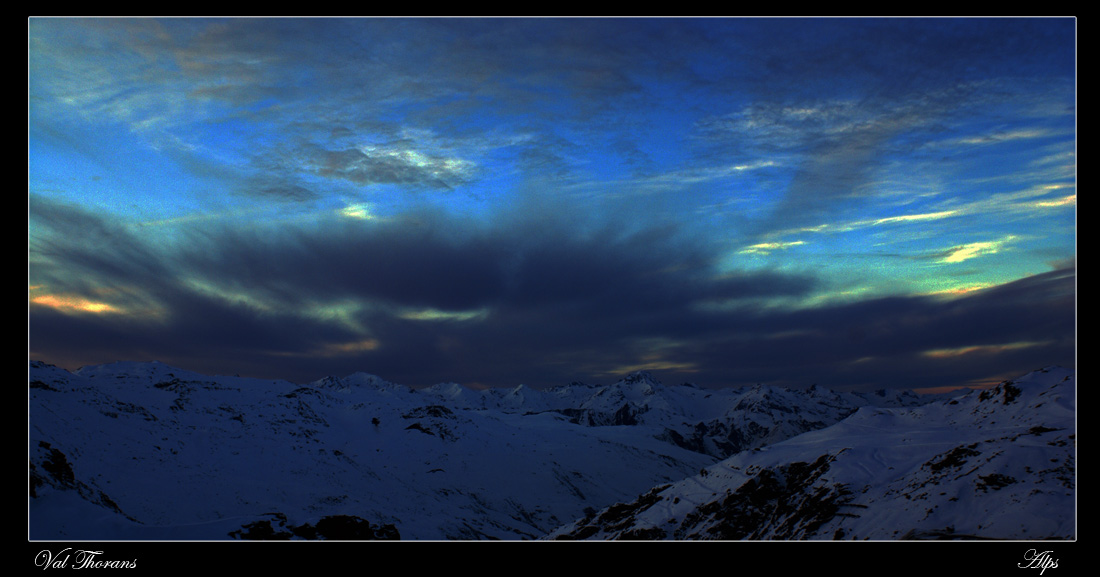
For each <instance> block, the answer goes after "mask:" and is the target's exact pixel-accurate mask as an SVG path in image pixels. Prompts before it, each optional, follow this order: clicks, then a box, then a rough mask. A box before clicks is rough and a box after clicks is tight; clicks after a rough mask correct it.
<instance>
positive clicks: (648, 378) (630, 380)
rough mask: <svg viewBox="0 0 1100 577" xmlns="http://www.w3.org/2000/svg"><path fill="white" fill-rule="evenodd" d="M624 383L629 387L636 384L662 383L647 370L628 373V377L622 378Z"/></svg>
mask: <svg viewBox="0 0 1100 577" xmlns="http://www.w3.org/2000/svg"><path fill="white" fill-rule="evenodd" d="M622 382H623V383H624V384H627V385H632V384H634V383H649V384H653V385H659V384H661V381H658V380H657V378H656V377H654V376H653V374H652V373H650V372H649V371H646V370H640V371H634V372H631V373H627V375H626V376H625V377H623V378H622Z"/></svg>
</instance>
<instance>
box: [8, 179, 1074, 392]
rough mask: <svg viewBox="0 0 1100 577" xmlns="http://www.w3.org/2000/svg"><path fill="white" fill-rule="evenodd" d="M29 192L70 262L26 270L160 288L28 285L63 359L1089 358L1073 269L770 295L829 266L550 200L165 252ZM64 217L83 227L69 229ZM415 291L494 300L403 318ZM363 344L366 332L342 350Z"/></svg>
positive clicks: (224, 233) (957, 376)
mask: <svg viewBox="0 0 1100 577" xmlns="http://www.w3.org/2000/svg"><path fill="white" fill-rule="evenodd" d="M32 201H33V202H32V211H31V215H32V221H31V222H32V243H31V256H32V259H35V260H36V262H39V261H41V262H45V263H47V264H52V265H55V266H53V267H51V266H38V265H36V266H35V267H34V268H33V274H34V275H35V276H32V279H31V283H32V285H33V284H34V283H35V282H36V278H35V277H36V276H38V275H39V274H43V275H45V276H48V277H49V278H47V279H45V280H47V281H48V282H49V283H50V286H51V289H52V288H53V287H54V285H55V284H58V283H61V284H60V286H65V287H68V288H69V289H70V290H73V291H77V292H79V291H85V294H88V293H87V292H86V291H90V290H93V289H97V288H100V289H101V288H102V287H103V286H110V287H114V288H117V289H125V290H127V291H129V292H130V293H137V294H140V295H141V296H142V298H141V299H134V300H133V301H132V302H137V301H139V300H140V301H141V302H144V303H150V302H154V303H156V305H157V306H156V313H155V314H139V315H128V314H99V315H95V314H90V313H81V314H76V313H71V312H70V313H64V312H58V311H56V310H53V309H50V308H49V307H46V306H43V305H37V304H32V306H31V309H30V316H29V321H30V331H29V338H30V342H29V347H30V351H31V353H32V355H40V356H41V357H43V358H45V360H49V361H53V362H61V363H62V364H64V363H66V362H68V363H70V364H71V363H80V364H84V363H91V362H108V361H111V360H118V359H158V360H161V361H164V362H169V363H175V364H180V365H184V366H185V367H186V368H193V369H196V370H204V371H210V372H217V373H248V374H256V375H260V376H268V377H280V378H289V379H292V380H299V381H305V380H311V379H315V378H319V377H321V376H324V375H326V374H343V373H350V372H353V371H357V370H366V371H371V372H375V373H378V374H381V375H383V376H385V377H386V378H389V379H392V380H397V381H399V382H405V383H407V384H410V385H417V386H419V385H428V384H432V383H434V382H439V381H446V380H455V381H460V382H467V383H481V384H488V385H498V386H503V385H515V384H518V383H520V382H524V383H527V384H531V385H537V386H546V385H554V384H560V383H563V382H568V381H569V380H587V381H607V380H608V379H610V378H612V377H613V376H614V373H615V372H616V371H618V370H625V369H626V368H629V367H632V366H634V367H637V366H647V367H649V368H652V369H654V370H656V371H657V373H658V375H659V376H662V377H663V378H665V379H666V380H668V381H683V380H690V381H694V382H698V383H700V384H703V385H708V386H721V385H735V384H746V383H753V382H772V383H775V384H789V385H806V384H810V383H813V382H817V383H820V384H823V385H829V386H856V387H883V386H906V387H917V386H938V385H944V384H965V383H967V382H969V381H970V380H974V379H977V380H980V379H983V378H985V379H988V378H989V375H991V374H997V375H999V374H1002V373H1003V372H1005V371H1008V370H1017V369H1018V370H1020V371H1025V370H1030V369H1032V368H1037V367H1034V366H1031V365H1033V364H1035V363H1039V364H1050V363H1051V362H1062V363H1073V362H1074V352H1075V339H1074V337H1073V335H1074V334H1075V280H1076V275H1075V270H1074V269H1072V268H1071V269H1063V270H1058V271H1054V272H1051V273H1047V274H1044V275H1037V276H1034V277H1029V278H1025V279H1023V280H1020V281H1016V282H1013V283H1009V284H1006V285H1003V286H1000V287H996V288H992V289H987V290H985V291H980V292H977V293H975V294H972V295H970V296H966V297H962V298H955V299H943V298H932V297H915V296H914V297H893V298H878V299H872V300H865V301H859V302H853V303H849V304H837V305H830V306H818V307H812V308H795V309H792V308H782V307H776V306H771V307H763V306H756V305H757V304H758V303H760V302H764V301H765V300H766V298H771V297H776V296H782V295H786V296H789V297H794V298H796V297H800V296H806V295H808V294H810V291H811V290H815V289H819V288H821V285H820V282H819V281H817V280H815V279H813V278H812V277H809V276H795V275H790V274H780V273H776V272H752V273H750V272H740V273H729V274H725V275H719V274H716V272H715V269H714V262H715V259H716V257H717V256H718V253H717V251H716V250H714V249H708V248H707V247H706V246H705V245H698V244H694V245H693V244H690V243H688V242H687V241H686V240H685V237H684V236H683V235H681V234H678V233H679V232H680V231H678V230H676V229H669V228H667V227H665V228H656V227H652V226H638V227H636V229H635V230H633V231H631V232H625V231H623V230H615V229H609V228H602V227H596V228H591V226H592V225H589V224H586V223H585V222H584V221H583V220H578V221H576V222H571V221H570V219H568V218H566V217H563V216H560V215H559V216H553V215H548V217H547V218H546V219H545V220H543V221H541V226H540V227H537V228H534V227H531V226H528V224H529V222H528V221H509V220H507V219H503V220H500V221H498V222H497V224H495V225H493V226H491V227H489V228H477V227H472V226H469V223H466V222H464V221H461V220H458V219H455V218H453V217H448V216H444V215H442V214H437V213H431V212H428V211H425V212H422V213H419V214H416V215H415V217H414V216H413V215H406V216H405V217H404V218H402V219H400V220H395V221H391V222H388V223H386V222H382V223H373V222H365V223H364V222H362V221H355V222H352V221H350V220H343V221H333V222H328V223H325V226H324V227H323V228H318V229H297V230H292V231H287V230H283V231H280V233H279V234H275V233H274V229H268V232H269V233H271V234H261V233H258V232H244V231H241V230H235V229H230V228H216V229H215V228H206V229H204V234H203V235H199V234H197V233H194V235H195V236H194V238H195V240H193V241H192V243H190V244H187V245H186V248H185V249H181V250H174V251H169V250H165V249H163V248H158V247H157V246H156V245H153V244H150V242H149V241H148V239H146V238H144V237H142V236H140V235H137V234H132V233H128V232H126V231H125V230H123V229H121V228H119V227H115V226H112V225H111V224H110V223H109V222H108V221H106V220H104V219H101V218H98V217H94V216H91V215H89V214H87V213H83V212H81V211H79V210H77V209H74V208H72V207H68V206H64V205H58V204H54V203H51V202H49V201H46V200H44V199H38V198H32ZM414 223H417V224H414ZM65 230H70V231H72V230H79V231H81V234H79V235H71V234H70V235H57V234H54V233H55V232H57V231H65ZM44 231H51V232H50V234H46V232H44ZM322 232H323V234H322ZM62 270H64V271H66V272H65V273H64V274H63V273H62V272H60V271H62ZM65 274H67V275H73V277H74V278H75V279H79V280H74V279H73V278H70V277H66V276H64V275H65ZM39 280H41V279H39ZM66 280H67V281H68V282H67V283H66V282H62V281H66ZM185 280H188V281H201V282H202V283H205V284H206V286H209V287H215V288H220V289H221V290H223V291H224V294H223V295H219V294H218V293H217V292H213V293H212V292H209V291H199V290H197V289H195V288H193V287H194V286H195V285H194V284H193V283H192V284H188V283H185V282H184V281H185ZM234 295H236V296H234ZM242 295H244V296H247V297H248V298H239V297H242ZM223 297H224V298H223ZM349 300H354V301H358V302H361V303H364V304H366V305H368V306H366V307H364V308H360V309H356V310H355V311H353V312H351V313H349V314H351V315H352V318H350V319H344V320H343V321H337V320H334V319H332V318H328V317H324V316H316V315H312V314H309V313H308V310H309V305H310V304H316V303H321V304H326V303H327V304H336V303H341V302H347V301H349ZM128 303H131V301H124V302H122V303H121V304H123V305H125V304H128ZM410 310H412V311H417V310H434V311H441V312H442V313H446V312H459V313H461V312H470V311H480V313H479V314H476V315H473V316H461V315H458V316H449V317H448V316H446V315H445V314H442V315H440V316H437V317H434V318H432V317H429V318H427V319H426V318H417V317H415V316H403V315H402V313H403V312H408V311H410ZM348 321H350V324H349V322H348ZM355 326H358V327H360V328H358V329H357V328H354V327H355ZM364 330H365V331H366V332H364ZM357 342H359V343H362V342H369V343H370V345H371V346H363V347H360V348H355V347H351V348H341V347H343V346H345V345H347V344H348V343H357ZM937 351H939V353H937ZM937 355H938V356H937Z"/></svg>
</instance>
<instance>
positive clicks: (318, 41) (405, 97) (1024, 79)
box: [28, 18, 1077, 390]
mask: <svg viewBox="0 0 1100 577" xmlns="http://www.w3.org/2000/svg"><path fill="white" fill-rule="evenodd" d="M1076 32H1077V25H1076V19H1074V18H536V19H532V18H457V19H451V18H29V19H28V189H29V193H28V356H29V358H31V359H38V360H42V361H43V362H48V363H50V364H54V365H57V366H60V367H77V366H84V365H96V364H106V363H109V362H113V361H116V360H119V359H123V360H135V359H154V358H155V359H158V360H159V361H160V362H163V363H165V364H168V365H172V366H177V367H179V368H186V369H187V370H191V371H195V372H199V373H204V374H241V375H249V376H254V377H257V378H278V379H283V380H288V381H290V382H299V383H302V382H312V381H315V380H317V379H320V378H322V377H324V376H326V375H347V374H351V373H354V372H359V371H362V372H369V373H371V374H375V375H379V376H382V377H383V378H385V379H386V380H389V381H392V382H396V383H401V384H404V385H406V386H410V387H414V388H419V387H424V386H430V385H432V384H437V383H442V382H458V383H460V384H463V385H464V386H467V387H471V388H486V387H514V386H516V385H518V384H521V383H526V384H527V385H528V386H532V387H535V388H545V387H549V386H557V385H561V384H566V383H569V382H572V381H579V382H586V383H589V382H606V381H608V380H609V379H611V378H615V377H616V376H618V375H623V374H627V373H630V372H633V371H637V370H647V371H649V372H651V373H652V374H654V375H662V376H663V378H661V380H662V381H665V382H677V383H678V382H693V383H697V384H699V385H700V386H708V385H709V386H710V387H715V386H723V387H724V386H731V387H736V386H744V385H746V384H754V383H765V384H772V385H776V386H794V387H798V386H809V385H810V384H814V383H817V384H820V386H823V387H827V388H830V389H835V390H847V389H851V390H874V389H881V388H888V389H912V390H917V389H922V388H929V387H952V388H961V387H971V388H979V387H980V386H981V385H982V384H985V386H992V385H994V384H996V383H998V382H1001V381H1004V380H1007V379H1011V378H1014V377H1016V376H1019V375H1021V374H1025V373H1027V372H1029V371H1032V370H1035V369H1037V368H1039V367H1045V366H1050V365H1061V366H1064V367H1068V368H1073V369H1074V370H1075V368H1076V347H1077V344H1076V297H1077V292H1076V282H1077V281H1076V266H1077V265H1076V59H1077V52H1076ZM67 370H69V369H67Z"/></svg>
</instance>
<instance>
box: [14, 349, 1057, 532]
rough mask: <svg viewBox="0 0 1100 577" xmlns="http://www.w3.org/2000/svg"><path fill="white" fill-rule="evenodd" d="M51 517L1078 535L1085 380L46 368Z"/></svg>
mask: <svg viewBox="0 0 1100 577" xmlns="http://www.w3.org/2000/svg"><path fill="white" fill-rule="evenodd" d="M28 384H29V389H28V397H29V439H28V440H29V446H28V450H29V466H30V472H29V481H30V498H29V508H28V514H29V523H28V525H29V536H30V538H31V539H34V540H37V539H61V540H74V539H75V540H224V539H297V538H300V539H356V540H365V539H418V540H482V539H513V540H515V539H525V540H532V539H545V538H550V539H887V540H895V539H921V538H960V539H986V538H989V539H1040V538H1056V539H1073V538H1075V536H1076V527H1075V525H1076V519H1075V509H1076V469H1075V456H1076V444H1075V430H1076V429H1075V427H1076V423H1075V421H1076V412H1075V406H1076V405H1075V380H1074V376H1073V373H1072V372H1071V371H1069V370H1066V369H1062V368H1058V367H1051V368H1048V369H1044V370H1042V371H1037V372H1034V373H1031V374H1029V375H1025V376H1023V377H1020V378H1019V379H1016V380H1014V381H1012V382H1005V383H1002V384H1001V385H999V386H998V387H996V388H993V389H989V390H986V391H960V392H957V393H956V394H948V395H939V396H923V395H916V394H914V393H912V392H910V391H878V392H876V393H871V394H856V393H839V392H834V391H829V390H826V389H823V388H821V387H816V386H815V387H811V388H808V389H780V388H773V387H768V386H762V385H757V386H755V387H747V388H737V389H732V388H730V389H702V388H698V387H696V386H694V385H690V384H684V385H674V386H666V385H663V384H661V383H660V382H658V381H657V379H655V378H654V377H653V375H651V374H649V373H646V372H638V373H632V374H629V375H627V376H625V377H624V378H623V379H622V380H620V381H618V382H616V383H614V384H612V385H606V386H598V385H587V384H583V383H572V384H569V385H564V386H560V387H555V388H550V389H544V390H539V389H533V388H530V387H525V386H522V385H521V386H519V387H516V388H513V389H486V390H480V391H475V390H472V389H469V388H466V387H463V386H461V385H458V384H454V383H447V384H440V385H435V386H432V387H428V388H424V389H411V388H408V387H405V386H402V385H398V384H395V383H391V382H388V381H386V380H384V379H382V378H380V377H377V376H374V375H370V374H366V373H356V374H353V375H349V376H346V377H343V378H337V377H327V378H324V379H321V380H319V381H316V382H313V383H309V384H305V385H300V384H294V383H290V382H287V381H279V380H264V379H253V378H241V377H224V376H207V375H201V374H198V373H193V372H190V371H186V370H182V369H178V368H173V367H169V366H167V365H163V364H160V363H155V362H154V363H114V364H109V365H98V366H91V367H83V368H81V369H79V370H77V371H75V372H68V371H65V370H63V369H60V368H58V367H55V366H51V365H48V364H45V363H41V362H35V361H31V362H30V368H29V379H28Z"/></svg>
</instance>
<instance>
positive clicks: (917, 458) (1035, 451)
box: [549, 367, 1076, 540]
mask: <svg viewBox="0 0 1100 577" xmlns="http://www.w3.org/2000/svg"><path fill="white" fill-rule="evenodd" d="M1075 399H1076V385H1075V380H1074V377H1073V374H1072V373H1071V372H1070V371H1068V370H1065V369H1061V368H1056V367H1051V368H1048V369H1044V370H1040V371H1036V372H1033V373H1030V374H1028V375H1025V376H1023V377H1020V378H1019V379H1016V380H1013V381H1006V382H1003V383H1001V384H1000V385H998V386H997V387H995V388H993V389H989V390H986V391H970V392H968V393H966V394H964V395H961V396H958V397H956V398H949V399H946V400H943V401H940V402H935V403H930V404H926V405H923V406H920V407H915V408H881V407H864V408H861V409H859V410H858V411H857V412H856V413H855V414H853V415H852V416H850V417H848V418H847V419H844V420H843V421H841V422H840V423H838V424H836V425H833V426H831V427H828V428H823V429H820V430H817V431H813V432H809V433H805V434H803V435H800V436H797V437H793V438H789V439H787V440H785V441H782V442H778V443H775V444H771V445H768V446H765V447H762V448H760V449H754V450H750V451H746V452H742V453H739V454H737V455H735V456H733V457H731V458H729V459H726V460H724V461H722V462H720V463H718V464H716V465H713V466H711V467H707V468H706V469H704V470H703V471H701V472H700V474H698V475H695V476H692V477H690V478H687V479H684V480H682V481H679V482H676V483H672V484H668V485H664V486H659V487H656V488H654V489H651V490H650V491H648V492H646V493H644V494H642V495H641V496H640V497H638V498H636V499H634V500H632V501H630V502H623V503H617V504H615V505H613V506H611V507H608V508H605V509H603V510H601V511H599V512H595V513H592V514H590V515H588V516H587V517H586V518H584V519H581V520H578V521H576V522H574V523H572V524H570V525H568V526H566V527H563V528H562V529H559V530H557V531H555V532H554V533H553V534H552V535H551V536H550V537H549V538H555V539H725V540H740V539H852V540H866V539H871V540H894V539H1074V538H1076V400H1075Z"/></svg>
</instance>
